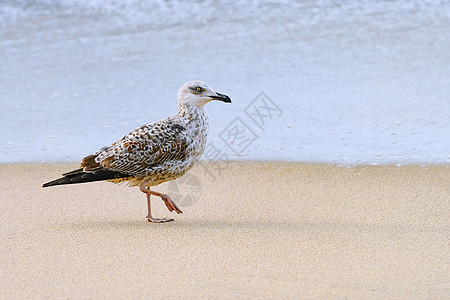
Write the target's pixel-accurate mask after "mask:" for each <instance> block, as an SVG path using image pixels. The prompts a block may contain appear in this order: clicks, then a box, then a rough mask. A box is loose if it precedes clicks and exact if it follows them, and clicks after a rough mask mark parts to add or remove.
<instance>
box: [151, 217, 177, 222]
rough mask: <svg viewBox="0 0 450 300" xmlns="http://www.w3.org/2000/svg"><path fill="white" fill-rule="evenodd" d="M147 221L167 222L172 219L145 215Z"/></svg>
mask: <svg viewBox="0 0 450 300" xmlns="http://www.w3.org/2000/svg"><path fill="white" fill-rule="evenodd" d="M146 218H147V221H149V222H151V223H167V222H172V221H173V219H166V218H162V219H157V218H153V217H152V216H147V217H146Z"/></svg>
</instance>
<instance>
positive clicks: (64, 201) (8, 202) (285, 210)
mask: <svg viewBox="0 0 450 300" xmlns="http://www.w3.org/2000/svg"><path fill="white" fill-rule="evenodd" d="M76 167H77V164H4V165H0V176H1V177H0V178H1V181H0V191H1V210H0V211H1V218H0V222H1V235H0V245H1V246H0V249H1V253H2V255H1V256H0V264H1V265H2V268H1V276H0V298H2V299H25V298H26V299H31V298H40V299H42V298H50V299H73V298H96V299H99V298H100V299H106V298H107V299H117V298H122V299H123V298H135V299H148V298H152V299H159V298H166V299H168V298H175V299H177V298H194V297H195V298H207V299H211V298H212V299H217V298H220V299H223V298H233V299H235V298H240V299H249V298H255V299H274V298H277V299H292V298H301V299H303V298H308V299H309V298H313V299H318V298H337V299H342V298H346V299H362V298H365V299H371V298H372V299H373V298H396V299H399V298H403V299H405V298H407V299H414V298H415V299H424V298H428V299H444V298H449V297H450V271H449V258H450V254H449V253H450V240H449V236H450V218H449V217H450V210H449V208H450V205H449V204H450V201H449V200H450V168H449V167H445V166H426V167H424V166H402V167H396V166H360V167H353V168H344V167H338V166H332V165H321V164H302V163H229V164H225V163H221V164H212V163H209V164H207V163H203V164H202V165H200V166H199V167H196V168H195V169H193V170H192V171H191V172H190V173H188V175H185V176H186V177H185V178H184V179H183V180H182V181H178V185H175V184H172V185H169V184H167V183H166V184H162V185H161V186H158V187H155V188H154V189H155V190H157V191H161V192H168V193H169V194H170V195H171V196H173V197H172V198H173V199H174V200H175V201H176V202H177V203H179V204H180V206H181V209H182V210H183V214H182V215H176V214H174V213H169V212H168V211H167V209H166V208H165V206H164V205H163V204H162V201H161V200H160V199H157V198H154V200H153V207H154V210H155V216H157V217H173V218H175V221H174V222H171V223H167V224H151V223H148V222H146V220H145V214H146V201H145V197H144V195H143V194H142V193H141V192H140V191H139V189H138V188H128V187H127V186H125V185H113V184H111V183H107V182H99V183H89V184H81V185H71V186H68V185H67V186H61V187H52V188H46V189H42V188H41V185H42V183H44V182H47V181H50V180H52V179H55V178H57V177H58V176H59V175H60V174H61V173H63V172H66V171H70V170H72V169H73V168H76ZM178 195H183V196H184V197H185V198H182V197H181V196H178ZM190 196H192V197H190Z"/></svg>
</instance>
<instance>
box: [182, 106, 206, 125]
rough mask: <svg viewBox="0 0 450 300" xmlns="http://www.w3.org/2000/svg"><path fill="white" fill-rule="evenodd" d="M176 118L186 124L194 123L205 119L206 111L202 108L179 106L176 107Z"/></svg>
mask: <svg viewBox="0 0 450 300" xmlns="http://www.w3.org/2000/svg"><path fill="white" fill-rule="evenodd" d="M178 116H179V117H181V118H182V119H185V120H186V121H187V122H195V121H198V120H201V119H206V110H205V108H204V107H198V106H193V105H192V106H191V105H189V106H188V105H180V106H179V107H178Z"/></svg>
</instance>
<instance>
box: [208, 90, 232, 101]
mask: <svg viewBox="0 0 450 300" xmlns="http://www.w3.org/2000/svg"><path fill="white" fill-rule="evenodd" d="M209 97H210V98H211V99H214V100H220V101H223V102H225V103H231V99H230V97H228V96H227V95H224V94H221V93H217V92H216V95H215V96H209Z"/></svg>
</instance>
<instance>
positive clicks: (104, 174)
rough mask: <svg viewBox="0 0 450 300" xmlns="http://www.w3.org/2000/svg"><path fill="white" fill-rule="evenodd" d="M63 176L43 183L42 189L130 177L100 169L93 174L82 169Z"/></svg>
mask: <svg viewBox="0 0 450 300" xmlns="http://www.w3.org/2000/svg"><path fill="white" fill-rule="evenodd" d="M63 176H64V177H61V178H58V179H56V180H53V181H50V182H47V183H44V184H43V185H42V187H49V186H54V185H62V184H73V183H84V182H92V181H101V180H108V179H117V178H125V177H130V175H128V174H124V173H120V172H116V171H110V170H105V169H100V170H97V171H94V172H85V171H83V169H78V170H74V171H71V172H68V173H65V174H63Z"/></svg>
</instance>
